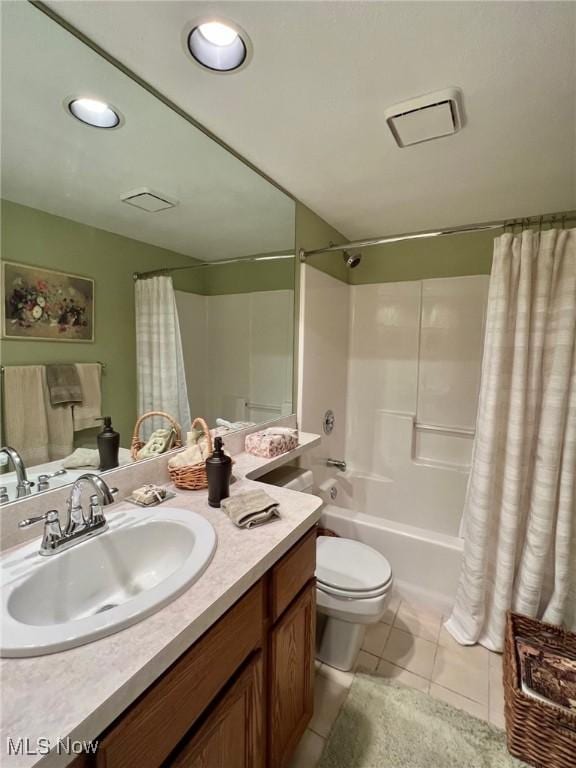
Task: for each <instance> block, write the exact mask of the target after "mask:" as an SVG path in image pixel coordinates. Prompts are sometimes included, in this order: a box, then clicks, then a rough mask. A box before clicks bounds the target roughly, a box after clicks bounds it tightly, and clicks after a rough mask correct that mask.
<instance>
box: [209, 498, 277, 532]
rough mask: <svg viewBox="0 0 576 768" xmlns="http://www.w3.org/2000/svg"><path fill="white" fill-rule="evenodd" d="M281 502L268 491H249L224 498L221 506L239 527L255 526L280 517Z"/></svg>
mask: <svg viewBox="0 0 576 768" xmlns="http://www.w3.org/2000/svg"><path fill="white" fill-rule="evenodd" d="M279 506H280V505H279V503H278V502H277V501H276V499H273V498H272V497H271V496H269V495H268V494H267V493H266V491H247V492H246V493H239V494H237V495H236V496H230V497H229V498H227V499H223V500H222V502H221V504H220V507H221V509H223V510H224V512H226V514H227V515H228V517H229V518H230V520H232V522H233V523H234V525H237V526H238V528H254V527H256V526H257V525H262V524H263V523H268V522H270V521H271V520H275V519H276V518H278V517H280V512H279V511H278V507H279Z"/></svg>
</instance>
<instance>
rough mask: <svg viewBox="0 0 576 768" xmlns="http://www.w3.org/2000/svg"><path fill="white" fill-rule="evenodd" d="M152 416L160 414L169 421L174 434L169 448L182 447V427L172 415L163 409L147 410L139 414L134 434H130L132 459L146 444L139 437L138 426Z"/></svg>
mask: <svg viewBox="0 0 576 768" xmlns="http://www.w3.org/2000/svg"><path fill="white" fill-rule="evenodd" d="M153 416H162V417H163V418H165V419H167V420H168V421H169V422H170V424H171V426H172V429H173V430H174V434H175V437H174V442H173V443H172V445H171V448H181V447H182V429H181V427H180V424H178V422H177V421H174V419H173V418H172V416H170V414H169V413H164V411H148V413H143V414H142V416H140V418H139V419H138V421H137V422H136V424H135V425H134V434H133V435H132V446H131V450H132V458H133V459H134V460H136V459H137V455H138V451H139V450H140V449H141V448H144V446H145V445H146V440H142V438H141V437H140V427H141V426H142V423H143V422H144V421H145V420H146V419H150V418H152V417H153Z"/></svg>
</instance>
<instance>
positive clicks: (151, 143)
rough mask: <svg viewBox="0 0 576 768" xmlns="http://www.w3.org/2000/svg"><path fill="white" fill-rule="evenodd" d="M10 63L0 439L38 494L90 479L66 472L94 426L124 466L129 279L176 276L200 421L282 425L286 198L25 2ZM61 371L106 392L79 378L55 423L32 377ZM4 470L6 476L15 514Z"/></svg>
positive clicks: (291, 223) (131, 352)
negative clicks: (107, 431) (102, 421)
mask: <svg viewBox="0 0 576 768" xmlns="http://www.w3.org/2000/svg"><path fill="white" fill-rule="evenodd" d="M2 59H3V66H2V96H3V98H2V125H1V128H2V146H1V150H2V157H1V174H2V201H1V206H2V208H1V213H2V260H3V265H2V267H3V269H2V275H3V284H2V297H3V307H2V312H3V314H2V320H3V322H2V341H1V347H2V348H1V365H2V371H3V375H2V398H1V400H2V438H1V441H2V445H6V444H8V445H11V446H12V447H13V448H14V449H15V450H16V451H18V452H19V453H20V454H21V456H22V458H23V459H24V461H25V463H26V467H27V470H28V475H29V480H31V481H32V482H33V483H35V485H34V486H32V488H31V491H32V493H36V492H38V490H40V489H41V487H39V484H38V475H40V474H48V475H53V474H54V473H57V472H61V471H62V470H63V469H66V473H65V474H64V473H62V474H59V475H57V476H55V477H49V478H48V482H47V487H50V488H53V487H56V486H57V485H62V484H63V483H66V482H71V481H73V480H74V479H75V477H76V476H77V475H78V474H80V473H81V472H83V471H97V469H98V467H97V466H90V465H88V466H84V467H77V468H71V467H65V466H63V461H64V460H65V459H67V457H68V455H69V454H70V453H71V452H72V451H74V450H75V449H77V448H79V447H82V448H87V449H89V450H90V451H94V449H96V435H97V433H98V432H99V430H100V427H95V425H96V424H98V422H96V421H95V418H96V417H97V416H110V417H111V419H112V424H113V426H114V428H115V429H116V430H117V431H118V432H119V433H120V445H121V448H122V449H123V450H121V452H120V463H123V462H129V461H130V460H131V459H130V454H129V450H128V449H129V448H130V444H131V439H132V431H133V428H134V424H135V422H136V419H137V417H138V416H139V415H140V414H139V413H138V397H137V380H138V379H137V376H138V373H137V356H136V349H137V339H136V322H135V279H134V275H135V274H139V275H141V278H142V279H143V280H150V279H152V278H150V277H148V274H149V273H151V272H152V273H155V272H157V271H158V270H162V271H164V272H163V274H167V275H170V276H171V277H172V282H173V288H174V294H172V299H171V301H172V303H173V304H174V305H175V307H176V310H177V318H178V323H179V328H180V335H181V342H182V358H183V366H184V373H185V388H186V390H187V395H186V397H187V400H188V402H189V409H190V415H191V417H192V418H194V417H195V416H202V417H204V418H205V419H206V420H207V422H208V423H209V425H210V426H215V425H216V423H217V420H219V423H221V424H225V426H224V427H223V428H224V429H234V428H238V426H239V425H240V424H242V423H246V422H248V423H260V422H264V421H270V420H271V419H274V418H277V417H280V416H282V415H288V414H290V413H291V412H292V410H293V407H292V368H293V335H294V270H295V259H294V230H295V205H294V201H293V200H292V199H291V198H290V197H289V196H288V195H286V194H284V193H283V192H282V191H281V190H280V189H278V188H277V187H276V186H274V185H273V184H272V183H270V182H269V181H268V180H267V179H265V178H264V177H263V176H261V175H260V174H259V173H257V172H256V171H254V170H253V169H252V168H250V167H249V166H248V165H247V164H245V163H244V162H243V161H242V160H240V159H239V158H238V157H236V156H235V155H234V154H233V153H232V152H231V151H228V150H227V149H226V148H225V147H224V146H222V144H221V143H220V142H218V141H217V140H215V139H214V138H213V137H211V136H210V135H208V134H207V133H206V132H204V131H203V130H201V129H200V128H199V127H197V126H196V125H194V124H193V121H190V120H189V119H187V117H186V116H183V115H182V114H180V113H179V112H178V111H177V109H176V108H173V106H172V105H170V104H168V103H165V102H164V100H163V99H161V98H159V97H157V96H156V95H154V94H153V93H151V92H150V91H149V90H148V89H147V88H145V87H144V86H143V85H141V84H139V83H138V82H136V81H135V80H134V79H133V78H132V77H131V76H129V74H127V73H125V72H124V71H122V70H121V69H120V68H118V67H116V66H115V65H114V64H113V63H111V62H110V61H109V60H107V58H106V57H105V56H103V55H101V54H100V53H98V52H97V51H95V50H93V49H92V48H91V47H90V46H88V45H87V44H85V43H84V42H82V41H81V40H80V39H79V38H78V37H76V36H75V35H74V34H72V33H71V32H69V31H68V30H67V29H65V28H64V27H63V26H61V25H60V24H59V23H58V22H57V21H55V20H54V19H52V18H50V17H49V16H47V15H46V14H45V13H44V12H43V11H42V10H40V9H39V8H37V7H35V6H33V5H31V4H30V3H4V4H3V5H2ZM7 65H8V66H7ZM206 76H207V77H213V76H212V75H211V74H210V73H209V72H207V73H206ZM213 81H214V88H215V89H217V88H218V86H219V84H220V83H221V81H220V80H219V78H218V77H213ZM215 97H216V98H217V94H215ZM95 102H96V103H95ZM254 256H259V257H261V256H266V259H265V260H258V261H254V260H253V257H254ZM270 256H272V257H273V258H268V257H270ZM280 257H282V258H280ZM238 259H241V260H243V261H238ZM190 267H193V268H192V269H190ZM172 268H175V269H174V271H172ZM166 270H167V271H166ZM156 309H158V308H156ZM160 309H162V307H160ZM152 326H153V327H156V326H155V325H154V323H152ZM167 343H168V344H169V343H170V340H169V339H168V340H167ZM69 363H73V364H76V365H83V366H88V367H89V366H92V368H91V369H90V370H89V369H88V368H85V371H84V373H85V374H86V376H89V377H90V376H92V377H94V376H95V377H96V384H94V382H93V381H92V383H88V385H86V386H84V384H85V379H84V378H83V379H82V381H81V385H82V386H83V387H84V390H83V392H82V395H81V397H82V398H84V399H83V401H82V403H81V404H80V405H74V404H72V405H71V406H68V405H67V404H66V403H64V404H63V405H61V406H60V407H58V408H57V406H55V405H52V403H51V393H50V392H48V391H47V388H46V386H45V384H44V383H42V382H45V373H40V374H39V376H40V378H39V379H36V380H35V382H36V383H34V381H32V378H31V377H30V376H27V375H26V376H25V375H24V373H25V371H24V369H26V370H27V371H28V373H29V372H30V370H32V368H36V367H40V368H42V369H44V368H45V366H48V365H54V364H69ZM17 368H18V369H19V373H18V376H16V374H15V373H14V371H15V369H17ZM10 371H11V372H12V373H11V375H7V374H9V372H10ZM94 371H96V373H94ZM166 372H168V374H169V369H167V371H163V373H166ZM42 377H44V378H42ZM167 378H170V377H169V375H168V377H167ZM38 381H40V382H41V386H42V387H43V389H42V391H41V392H40V391H39V390H38ZM93 385H94V386H93ZM98 385H99V386H100V388H101V398H100V399H99V398H98V395H97V392H96V394H95V391H94V390H95V389H97V388H98ZM181 390H182V388H181ZM152 405H153V407H154V408H155V409H159V410H163V409H164V408H163V403H162V402H161V401H158V402H154V403H153V404H152ZM68 407H70V408H71V409H72V414H73V417H72V419H69V418H65V419H62V418H61V417H62V413H63V412H64V411H65V409H66V408H68ZM80 407H81V408H82V409H83V411H82V413H83V418H76V417H75V416H74V414H75V413H76V414H77V413H78V411H79V409H80ZM51 408H52V409H54V408H56V411H54V410H53V411H51V412H50V413H48V416H47V409H48V411H49V410H50V409H51ZM9 413H10V414H12V416H11V417H10V418H7V415H8V414H9ZM55 413H56V419H54V414H55ZM66 413H68V412H66ZM17 414H22V419H23V420H24V421H25V422H26V426H25V428H24V427H23V425H22V422H20V423H19V421H18V420H19V418H20V417H19V416H17ZM84 417H85V418H84ZM55 420H56V422H57V423H56V426H54V421H55ZM226 424H227V425H226ZM30 425H33V428H31V426H30ZM184 437H185V435H184ZM90 456H91V458H90V460H91V461H92V462H94V454H91V455H90ZM3 458H5V457H3V456H0V459H3ZM64 463H66V462H64ZM68 463H69V462H68ZM12 470H13V467H12V466H10V464H9V463H8V462H4V464H3V465H2V466H1V467H0V471H1V472H2V473H3V476H2V478H0V486H4V487H6V488H7V493H8V497H9V500H10V501H12V500H13V499H14V496H15V477H14V473H13V471H12ZM45 484H46V483H45V482H44V483H43V484H41V486H43V485H45ZM3 501H6V495H5V494H4V495H3Z"/></svg>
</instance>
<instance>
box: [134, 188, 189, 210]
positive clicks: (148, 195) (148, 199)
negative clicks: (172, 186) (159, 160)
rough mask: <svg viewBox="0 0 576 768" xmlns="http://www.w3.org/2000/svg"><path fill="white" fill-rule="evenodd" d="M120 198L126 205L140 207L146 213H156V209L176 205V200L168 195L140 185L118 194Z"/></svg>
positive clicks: (164, 208)
mask: <svg viewBox="0 0 576 768" xmlns="http://www.w3.org/2000/svg"><path fill="white" fill-rule="evenodd" d="M120 200H122V202H123V203H128V205H133V206H134V208H140V209H141V210H143V211H146V212H147V213H157V211H165V210H166V209H167V208H174V206H175V205H178V201H177V200H173V199H171V198H170V197H168V195H164V194H163V193H161V192H155V191H154V190H153V189H149V188H148V187H142V188H141V189H134V190H132V192H126V194H124V195H120Z"/></svg>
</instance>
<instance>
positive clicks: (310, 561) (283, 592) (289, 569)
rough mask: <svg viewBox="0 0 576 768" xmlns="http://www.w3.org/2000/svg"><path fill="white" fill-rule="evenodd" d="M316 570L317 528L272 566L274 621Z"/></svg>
mask: <svg viewBox="0 0 576 768" xmlns="http://www.w3.org/2000/svg"><path fill="white" fill-rule="evenodd" d="M315 571H316V528H313V529H312V530H311V531H309V532H308V533H307V534H306V535H305V536H304V538H302V539H301V540H300V541H299V542H298V543H297V544H295V545H294V546H293V547H292V549H291V550H290V551H289V552H288V553H287V554H286V555H285V556H284V557H283V558H282V560H280V562H279V563H276V565H275V566H274V567H273V568H272V574H271V613H272V617H271V618H272V621H276V619H277V618H278V617H279V616H281V615H282V614H283V613H284V611H285V610H286V608H287V607H288V606H289V605H290V603H291V602H292V600H293V599H294V598H295V597H296V595H297V594H298V593H299V592H300V590H301V589H302V587H303V586H304V585H305V584H306V582H308V581H310V579H313V578H314V572H315Z"/></svg>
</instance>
